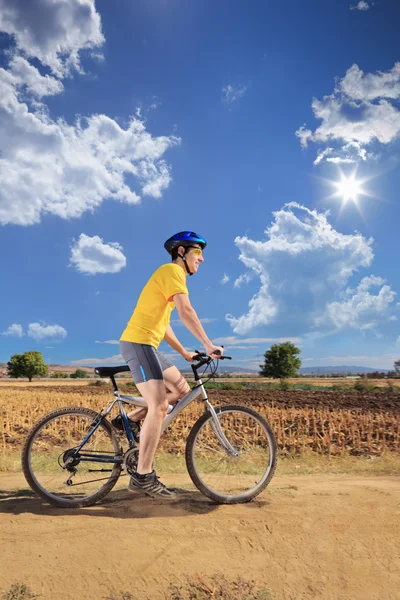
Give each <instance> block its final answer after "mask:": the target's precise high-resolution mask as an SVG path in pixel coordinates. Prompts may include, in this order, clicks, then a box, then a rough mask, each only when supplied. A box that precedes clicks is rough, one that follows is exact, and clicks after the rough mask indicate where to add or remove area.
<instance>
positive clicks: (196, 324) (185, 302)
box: [174, 294, 224, 358]
mask: <svg viewBox="0 0 400 600" xmlns="http://www.w3.org/2000/svg"><path fill="white" fill-rule="evenodd" d="M174 302H175V306H176V309H177V311H178V314H179V316H180V318H181V320H182V323H183V324H184V325H185V326H186V327H187V328H188V329H189V331H190V333H192V334H193V335H194V336H195V337H196V338H197V339H198V340H199V342H201V343H202V344H203V346H204V348H205V349H206V352H207V354H209V355H210V356H213V358H218V355H215V356H214V352H215V350H219V351H220V353H221V354H223V353H224V349H223V348H222V347H220V346H216V345H215V344H213V343H212V341H211V340H210V338H209V337H208V336H207V334H206V332H205V331H204V328H203V325H202V324H201V323H200V319H199V317H198V316H197V313H196V311H195V310H194V308H193V306H192V305H191V304H190V300H189V296H188V295H187V294H175V296H174Z"/></svg>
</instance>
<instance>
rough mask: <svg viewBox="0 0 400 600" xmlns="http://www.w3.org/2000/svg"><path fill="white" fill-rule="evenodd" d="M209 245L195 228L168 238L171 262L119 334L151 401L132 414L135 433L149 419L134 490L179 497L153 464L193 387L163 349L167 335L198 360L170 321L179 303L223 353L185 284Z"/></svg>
mask: <svg viewBox="0 0 400 600" xmlns="http://www.w3.org/2000/svg"><path fill="white" fill-rule="evenodd" d="M206 245H207V244H206V241H205V240H204V239H203V238H202V237H201V236H199V235H197V234H196V233H193V232H192V231H182V232H180V233H177V234H175V235H173V236H172V237H171V238H169V239H168V240H167V241H166V242H165V244H164V247H165V249H166V250H167V252H169V254H170V255H171V257H172V262H171V263H170V264H165V265H162V266H161V267H159V268H158V269H157V270H156V271H155V272H154V273H153V275H152V276H151V277H150V279H149V281H148V282H147V284H146V285H145V287H144V288H143V290H142V292H141V294H140V297H139V300H138V302H137V304H136V308H135V310H134V312H133V314H132V317H131V319H130V321H129V322H128V324H127V326H126V329H125V330H124V332H123V334H122V336H121V339H120V349H121V354H122V356H123V358H124V360H125V361H126V362H127V363H128V365H129V368H130V370H131V373H132V376H133V380H134V382H135V384H136V387H137V388H138V390H139V392H140V394H141V395H142V397H143V398H144V400H145V401H146V404H147V409H143V408H138V409H137V410H135V411H133V412H131V413H130V414H129V415H128V416H129V418H130V419H131V423H132V429H133V432H134V434H135V436H136V438H138V435H139V430H140V426H139V421H140V420H141V419H142V418H144V422H143V425H142V428H141V430H140V448H139V460H138V467H137V473H135V474H134V475H132V477H131V481H130V483H129V490H130V491H133V492H136V491H142V492H144V493H145V494H147V495H148V496H152V497H162V498H167V499H171V500H172V499H174V498H176V493H175V492H174V491H172V490H169V489H168V488H167V487H166V486H165V485H164V484H163V483H161V481H160V480H159V479H158V477H157V476H156V473H155V471H153V467H152V465H153V458H154V454H155V451H156V449H157V446H158V442H159V440H160V435H161V428H162V423H163V420H164V417H165V415H166V414H167V410H168V404H176V403H177V402H178V400H180V399H181V398H183V397H184V396H185V395H186V394H187V393H188V392H189V391H190V388H189V385H188V383H187V381H186V380H185V378H184V377H183V375H182V374H181V373H180V371H179V370H178V369H177V368H176V367H175V366H173V365H172V363H171V362H170V361H169V360H168V359H167V357H166V356H163V355H162V354H161V353H160V352H159V351H158V346H159V344H160V342H161V341H162V340H163V339H164V340H165V341H166V342H167V343H168V344H169V345H170V346H171V347H172V348H173V349H174V350H176V351H177V352H179V353H180V354H181V355H182V356H183V357H184V358H185V359H186V360H187V361H188V362H193V358H192V355H191V354H190V352H187V351H186V350H185V348H184V347H183V346H182V344H181V343H180V342H179V340H178V339H177V337H176V336H175V334H174V332H173V330H172V327H171V325H170V324H169V322H170V316H171V312H172V310H173V309H174V307H175V306H176V308H177V311H178V314H179V316H180V318H181V320H182V322H183V323H184V325H186V327H187V328H188V329H189V331H190V332H191V333H192V334H193V335H194V336H195V337H196V338H197V339H198V340H199V341H200V342H201V343H202V344H203V346H204V348H205V351H206V352H207V354H209V355H210V356H212V357H213V358H218V356H220V355H222V354H223V348H222V347H219V346H216V345H215V344H213V343H212V342H211V341H210V339H209V338H208V337H207V334H206V332H205V331H204V329H203V326H202V325H201V323H200V320H199V318H198V316H197V314H196V311H195V310H194V308H193V307H192V306H191V304H190V300H189V293H188V289H187V287H186V277H187V276H188V275H193V274H194V273H197V271H198V269H199V266H200V264H201V263H202V262H203V261H204V258H203V250H204V248H205V247H206ZM166 388H167V389H166ZM113 425H114V427H117V428H119V429H122V428H123V426H122V422H121V417H119V418H118V417H117V418H116V419H114V420H113Z"/></svg>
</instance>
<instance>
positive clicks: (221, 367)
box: [182, 363, 258, 374]
mask: <svg viewBox="0 0 400 600" xmlns="http://www.w3.org/2000/svg"><path fill="white" fill-rule="evenodd" d="M191 372H192V369H191V368H190V367H189V368H187V367H185V368H184V369H182V373H191ZM218 373H252V374H257V373H258V371H255V370H254V369H243V367H226V366H225V365H221V363H220V365H219V369H218Z"/></svg>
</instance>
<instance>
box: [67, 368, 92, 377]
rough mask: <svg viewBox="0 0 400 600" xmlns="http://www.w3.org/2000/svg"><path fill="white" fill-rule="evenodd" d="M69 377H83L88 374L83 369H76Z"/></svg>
mask: <svg viewBox="0 0 400 600" xmlns="http://www.w3.org/2000/svg"><path fill="white" fill-rule="evenodd" d="M70 377H71V379H84V378H85V377H89V375H88V374H87V373H86V371H84V370H83V369H77V370H76V371H75V373H71V375H70Z"/></svg>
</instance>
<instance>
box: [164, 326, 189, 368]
mask: <svg viewBox="0 0 400 600" xmlns="http://www.w3.org/2000/svg"><path fill="white" fill-rule="evenodd" d="M164 340H165V341H166V342H167V344H168V345H169V346H171V348H173V349H174V350H176V351H177V352H179V354H182V356H183V358H185V359H186V360H188V361H191V359H192V355H191V354H190V352H187V350H185V348H184V347H183V346H182V344H181V343H180V341H179V340H178V338H177V337H176V335H175V333H174V330H173V329H172V327H171V325H168V327H167V329H166V331H165V335H164Z"/></svg>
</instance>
